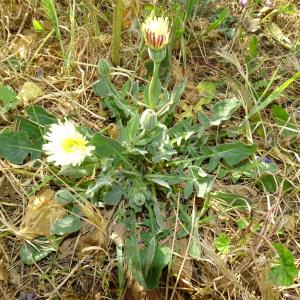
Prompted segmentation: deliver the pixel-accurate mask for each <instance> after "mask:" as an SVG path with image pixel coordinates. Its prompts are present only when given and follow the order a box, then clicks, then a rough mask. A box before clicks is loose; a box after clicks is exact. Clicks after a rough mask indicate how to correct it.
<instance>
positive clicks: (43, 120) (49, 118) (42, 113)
mask: <svg viewBox="0 0 300 300" xmlns="http://www.w3.org/2000/svg"><path fill="white" fill-rule="evenodd" d="M26 113H27V115H28V116H29V118H30V120H31V121H33V122H35V123H37V124H39V125H41V126H47V125H51V124H53V123H55V122H57V120H56V118H55V116H53V115H51V114H50V113H48V112H47V111H46V110H45V109H44V108H42V107H41V106H39V105H34V106H30V107H29V108H28V109H27V110H26Z"/></svg>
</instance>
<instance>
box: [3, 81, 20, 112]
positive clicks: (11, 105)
mask: <svg viewBox="0 0 300 300" xmlns="http://www.w3.org/2000/svg"><path fill="white" fill-rule="evenodd" d="M0 104H1V105H0V110H2V112H4V113H7V112H8V111H10V110H12V109H15V108H17V105H18V98H17V94H16V92H15V91H14V90H13V89H12V87H11V86H9V85H3V86H1V87H0Z"/></svg>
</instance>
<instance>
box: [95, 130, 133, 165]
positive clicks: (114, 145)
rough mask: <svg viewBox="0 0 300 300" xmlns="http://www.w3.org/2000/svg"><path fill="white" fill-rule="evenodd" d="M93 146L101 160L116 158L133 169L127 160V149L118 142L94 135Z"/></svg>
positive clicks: (100, 135)
mask: <svg viewBox="0 0 300 300" xmlns="http://www.w3.org/2000/svg"><path fill="white" fill-rule="evenodd" d="M91 144H92V145H94V146H95V147H96V149H95V151H96V153H97V155H98V156H99V157H100V158H109V157H112V158H116V159H117V160H118V161H119V162H120V161H121V162H123V163H124V164H125V165H126V166H127V167H128V168H129V169H132V164H131V162H130V161H129V160H128V159H127V157H126V154H124V153H125V152H126V149H125V148H124V147H123V146H122V145H121V144H120V143H119V142H118V141H116V140H114V139H111V138H108V137H105V136H103V135H102V134H100V133H97V134H95V135H94V137H93V138H92V140H91Z"/></svg>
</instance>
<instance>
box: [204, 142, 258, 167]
mask: <svg viewBox="0 0 300 300" xmlns="http://www.w3.org/2000/svg"><path fill="white" fill-rule="evenodd" d="M256 148H257V146H256V145H255V144H253V145H246V144H243V143H240V142H238V143H232V144H222V145H218V146H217V147H215V148H214V149H206V150H207V151H209V150H210V151H211V152H207V155H208V157H210V161H209V165H208V172H212V171H213V170H214V169H215V168H216V167H217V164H218V163H219V161H220V160H221V159H223V160H224V162H225V163H226V164H227V165H228V166H230V167H233V166H234V165H237V164H238V163H240V162H241V161H243V160H244V159H246V158H248V157H249V156H251V155H253V154H254V153H255V151H256Z"/></svg>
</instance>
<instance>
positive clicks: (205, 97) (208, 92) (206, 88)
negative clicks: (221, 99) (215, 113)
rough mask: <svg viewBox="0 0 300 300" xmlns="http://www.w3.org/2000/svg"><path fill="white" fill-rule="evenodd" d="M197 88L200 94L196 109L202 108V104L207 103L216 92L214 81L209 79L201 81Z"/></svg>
mask: <svg viewBox="0 0 300 300" xmlns="http://www.w3.org/2000/svg"><path fill="white" fill-rule="evenodd" d="M197 90H198V92H199V94H200V97H201V98H200V100H199V101H198V103H197V104H196V106H197V111H200V110H202V109H201V107H202V105H205V104H209V103H210V102H211V101H212V100H213V99H214V98H215V96H216V94H217V87H216V84H215V83H214V82H211V81H203V82H201V83H199V84H198V86H197Z"/></svg>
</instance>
